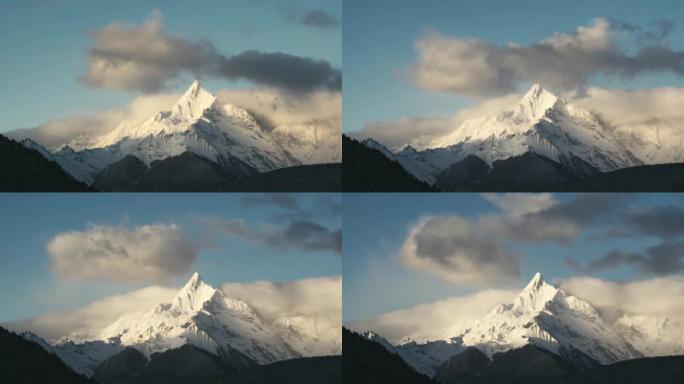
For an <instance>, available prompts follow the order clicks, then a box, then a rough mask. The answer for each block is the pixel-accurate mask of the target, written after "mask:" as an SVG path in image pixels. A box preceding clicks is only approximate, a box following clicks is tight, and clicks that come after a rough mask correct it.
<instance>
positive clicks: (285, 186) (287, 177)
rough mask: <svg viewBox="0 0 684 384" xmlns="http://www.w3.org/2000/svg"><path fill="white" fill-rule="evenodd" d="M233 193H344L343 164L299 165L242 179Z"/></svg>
mask: <svg viewBox="0 0 684 384" xmlns="http://www.w3.org/2000/svg"><path fill="white" fill-rule="evenodd" d="M230 191H231V192H342V164H339V163H337V164H313V165H299V166H296V167H288V168H281V169H276V170H274V171H270V172H264V173H258V174H256V175H253V176H250V177H247V178H244V179H240V180H238V181H236V182H234V183H233V185H232V186H231V189H230Z"/></svg>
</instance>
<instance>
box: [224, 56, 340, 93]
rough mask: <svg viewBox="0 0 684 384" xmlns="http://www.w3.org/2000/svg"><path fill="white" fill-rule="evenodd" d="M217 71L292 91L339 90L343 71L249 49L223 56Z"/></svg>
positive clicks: (291, 57)
mask: <svg viewBox="0 0 684 384" xmlns="http://www.w3.org/2000/svg"><path fill="white" fill-rule="evenodd" d="M217 72H218V74H220V75H222V76H225V77H227V78H229V79H236V80H237V79H246V80H249V81H252V82H254V83H257V84H262V85H268V86H273V87H278V88H282V89H286V90H289V91H294V92H309V91H313V90H315V89H320V88H324V89H329V90H335V91H339V90H341V89H342V72H341V71H340V70H338V69H335V68H333V67H332V66H331V65H330V63H328V62H327V61H325V60H316V59H312V58H308V57H300V56H294V55H290V54H287V53H280V52H275V53H265V52H259V51H253V50H252V51H245V52H243V53H240V54H238V55H235V56H231V57H225V56H222V57H221V58H220V60H219V65H218V71H217Z"/></svg>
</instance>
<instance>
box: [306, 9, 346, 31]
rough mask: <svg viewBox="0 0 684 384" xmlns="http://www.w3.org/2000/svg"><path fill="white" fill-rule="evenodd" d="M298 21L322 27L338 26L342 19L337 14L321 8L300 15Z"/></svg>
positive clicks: (310, 25)
mask: <svg viewBox="0 0 684 384" xmlns="http://www.w3.org/2000/svg"><path fill="white" fill-rule="evenodd" d="M298 22H299V24H302V25H307V26H309V27H315V28H321V29H325V28H338V27H339V26H340V19H339V18H338V17H337V16H335V15H333V14H331V13H328V12H326V11H324V10H321V9H312V10H310V11H308V12H306V13H305V14H303V15H302V16H301V17H299V20H298Z"/></svg>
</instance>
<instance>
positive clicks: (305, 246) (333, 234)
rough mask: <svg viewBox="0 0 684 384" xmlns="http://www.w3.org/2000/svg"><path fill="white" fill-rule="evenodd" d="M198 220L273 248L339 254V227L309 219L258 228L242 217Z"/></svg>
mask: <svg viewBox="0 0 684 384" xmlns="http://www.w3.org/2000/svg"><path fill="white" fill-rule="evenodd" d="M201 222H203V223H205V224H206V225H207V226H208V227H209V228H212V229H213V230H218V231H220V232H221V233H223V234H225V235H228V236H236V237H240V238H243V239H246V240H248V241H251V242H254V243H257V244H264V245H268V246H270V247H273V248H277V249H299V250H303V251H333V252H335V253H337V254H341V253H342V229H341V228H338V229H328V228H327V227H325V226H323V225H321V224H319V223H316V222H314V221H311V220H305V219H293V220H290V221H289V222H287V223H286V224H285V225H282V226H272V225H269V226H262V227H261V228H253V227H250V226H249V225H248V224H247V223H246V222H245V221H244V220H239V219H224V218H220V217H205V218H202V219H201Z"/></svg>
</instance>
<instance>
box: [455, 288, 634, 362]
mask: <svg viewBox="0 0 684 384" xmlns="http://www.w3.org/2000/svg"><path fill="white" fill-rule="evenodd" d="M463 343H464V344H465V345H467V346H474V347H476V348H479V349H481V350H482V351H483V352H485V353H486V354H488V355H490V356H491V355H493V354H494V353H496V352H503V351H507V350H509V349H515V348H520V347H522V346H524V345H527V344H533V345H535V346H537V347H539V348H543V349H546V350H548V351H550V352H552V353H556V354H559V355H562V356H565V355H567V356H570V355H575V354H576V351H579V352H580V353H581V354H582V355H584V356H588V357H590V358H591V359H593V360H595V361H597V362H599V363H602V364H607V363H613V362H616V361H620V360H625V359H630V358H636V357H641V354H640V353H639V352H637V351H636V350H635V349H634V348H633V347H632V346H631V345H630V344H629V343H628V342H627V341H626V340H625V339H623V338H622V337H621V336H620V335H619V334H618V333H617V332H616V331H615V330H614V329H613V328H612V327H611V326H610V325H609V324H607V323H605V322H604V321H603V319H602V318H601V316H600V315H599V313H598V312H597V311H596V309H594V308H593V307H592V306H591V304H589V303H587V302H586V301H583V300H581V299H579V298H577V297H574V296H570V295H567V294H566V293H565V292H563V291H562V290H560V289H558V288H556V287H554V286H552V285H550V284H548V283H547V282H546V281H545V280H544V279H543V278H542V276H541V274H536V275H535V276H534V277H533V278H532V280H531V281H530V282H529V284H528V285H527V286H526V287H525V288H524V289H523V290H522V291H521V293H520V294H519V295H518V296H517V297H516V298H515V299H514V300H513V301H512V302H511V303H507V304H501V305H499V306H497V307H496V308H494V309H493V310H492V311H490V312H489V313H488V314H487V315H485V316H484V317H483V318H482V319H480V320H479V321H478V322H477V323H475V324H474V325H473V327H472V328H470V329H469V330H467V331H466V332H465V333H464V334H463Z"/></svg>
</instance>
